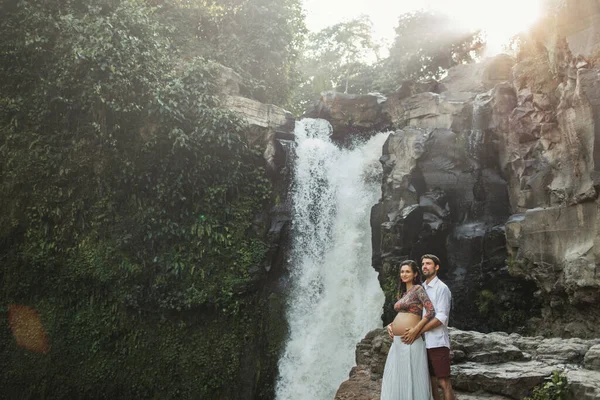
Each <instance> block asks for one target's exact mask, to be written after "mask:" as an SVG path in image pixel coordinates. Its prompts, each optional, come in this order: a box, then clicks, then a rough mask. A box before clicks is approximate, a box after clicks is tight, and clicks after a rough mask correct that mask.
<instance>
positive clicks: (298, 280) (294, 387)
mask: <svg viewBox="0 0 600 400" xmlns="http://www.w3.org/2000/svg"><path fill="white" fill-rule="evenodd" d="M330 134H331V126H330V125H329V123H328V122H327V121H325V120H318V119H304V120H301V121H298V122H297V123H296V131H295V135H296V149H295V161H294V181H293V188H292V196H293V204H294V208H293V245H292V252H291V260H290V265H291V267H290V269H291V272H290V274H291V276H290V294H289V298H288V299H289V300H288V306H287V319H288V322H289V328H290V337H289V339H288V341H287V343H286V347H285V350H284V353H283V355H282V357H281V359H280V361H279V379H278V382H277V388H276V398H277V399H278V400H291V399H294V400H298V399H299V400H309V399H310V400H325V399H327V400H330V399H333V397H334V395H335V391H336V390H337V388H338V387H339V385H340V383H341V382H342V381H344V380H345V379H347V378H348V373H349V372H350V369H351V368H352V366H354V365H355V354H354V352H355V347H356V344H357V343H358V342H359V341H360V340H361V339H362V338H363V337H364V335H365V334H366V333H367V332H368V331H369V330H371V329H374V328H376V327H378V326H379V327H380V326H381V320H380V315H381V306H382V305H383V301H384V297H383V292H382V291H381V288H380V286H379V283H378V281H377V274H376V272H375V271H374V270H373V268H372V267H371V230H370V226H369V214H370V210H371V207H372V206H373V205H374V204H375V203H377V201H378V200H379V197H380V194H381V164H380V163H379V157H380V156H381V148H382V146H383V143H384V142H385V140H386V138H387V136H388V135H387V134H385V133H380V134H378V135H376V136H374V137H372V138H371V139H370V140H368V141H367V142H364V143H361V144H357V145H355V146H353V147H352V149H350V150H346V149H340V148H339V147H337V146H336V145H335V144H333V143H332V142H331V140H330V138H329V136H330Z"/></svg>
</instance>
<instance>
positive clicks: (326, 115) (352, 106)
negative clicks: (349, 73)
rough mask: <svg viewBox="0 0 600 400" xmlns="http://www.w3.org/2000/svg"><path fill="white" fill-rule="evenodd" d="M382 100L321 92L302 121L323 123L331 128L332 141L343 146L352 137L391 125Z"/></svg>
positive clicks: (365, 96)
mask: <svg viewBox="0 0 600 400" xmlns="http://www.w3.org/2000/svg"><path fill="white" fill-rule="evenodd" d="M385 100H386V98H385V97H383V96H381V95H379V94H366V95H358V94H347V93H339V92H333V91H328V92H323V93H321V97H320V99H319V100H318V101H317V102H316V104H315V105H314V106H313V107H312V108H311V109H309V110H308V111H307V112H306V113H305V115H304V117H308V118H323V119H326V120H327V121H329V123H331V126H332V127H333V134H332V138H333V139H336V140H338V141H342V142H343V141H345V140H348V138H349V136H352V135H356V134H360V133H363V132H377V131H379V130H383V129H385V128H387V127H389V126H390V125H391V121H390V119H389V116H388V115H387V114H385V113H384V112H383V106H382V103H384V102H385Z"/></svg>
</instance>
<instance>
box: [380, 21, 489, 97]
mask: <svg viewBox="0 0 600 400" xmlns="http://www.w3.org/2000/svg"><path fill="white" fill-rule="evenodd" d="M482 47H483V41H482V37H481V34H480V32H479V31H470V30H467V29H463V28H461V27H460V26H458V24H456V22H455V21H453V20H452V19H451V18H450V17H449V16H447V15H445V14H442V13H440V12H436V11H428V10H420V11H416V12H413V13H408V14H404V15H402V16H400V19H399V21H398V26H397V27H396V39H395V41H394V44H393V45H392V47H391V48H390V55H389V57H388V58H387V59H386V60H385V61H384V62H383V63H382V69H381V76H380V77H379V80H380V86H381V88H382V89H384V90H394V89H395V88H396V87H397V86H398V85H399V84H400V83H401V82H402V81H404V80H406V79H419V78H435V79H437V78H439V77H441V76H442V75H443V74H444V72H445V71H446V70H448V68H450V67H452V66H454V65H457V64H462V63H467V62H471V61H474V59H475V58H476V57H477V55H478V54H479V51H480V50H481V49H482Z"/></svg>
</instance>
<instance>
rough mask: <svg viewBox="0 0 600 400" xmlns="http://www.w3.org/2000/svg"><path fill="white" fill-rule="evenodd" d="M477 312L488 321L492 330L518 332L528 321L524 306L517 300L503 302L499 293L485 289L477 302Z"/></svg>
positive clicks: (480, 293)
mask: <svg viewBox="0 0 600 400" xmlns="http://www.w3.org/2000/svg"><path fill="white" fill-rule="evenodd" d="M475 303H476V306H477V311H478V312H479V314H480V315H481V316H482V317H484V318H486V319H487V325H488V327H489V328H488V329H490V330H509V331H512V330H518V329H521V328H522V327H523V325H524V324H525V322H526V320H527V314H526V313H525V311H524V309H525V308H524V307H522V304H519V303H518V302H517V301H516V299H509V300H507V299H505V300H502V299H501V298H500V296H499V295H498V293H496V292H494V291H492V290H490V289H484V290H482V291H481V292H479V294H478V297H477V299H476V300H475Z"/></svg>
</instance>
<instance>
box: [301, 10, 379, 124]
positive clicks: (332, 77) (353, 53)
mask: <svg viewBox="0 0 600 400" xmlns="http://www.w3.org/2000/svg"><path fill="white" fill-rule="evenodd" d="M372 30H373V26H372V23H371V20H370V19H369V17H367V16H361V17H358V18H356V19H353V20H350V21H346V22H340V23H337V24H334V25H331V26H329V27H327V28H324V29H322V30H321V31H319V32H316V33H312V34H310V35H309V36H308V40H307V45H306V48H305V50H304V53H303V55H302V57H301V59H300V70H301V72H302V74H303V82H302V83H300V85H299V87H298V88H297V89H296V91H295V97H294V100H293V107H292V110H293V111H294V112H296V114H301V113H302V111H304V108H305V107H306V106H307V104H308V103H309V102H310V101H311V100H313V99H314V98H315V97H316V96H318V95H319V94H320V93H321V92H323V91H326V90H337V91H341V92H344V93H349V92H350V93H367V92H368V91H369V90H370V87H371V86H372V76H370V74H369V72H371V69H372V66H371V64H373V63H374V62H375V61H376V59H377V58H378V51H379V45H378V44H377V43H376V42H375V41H374V40H373V37H372Z"/></svg>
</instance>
